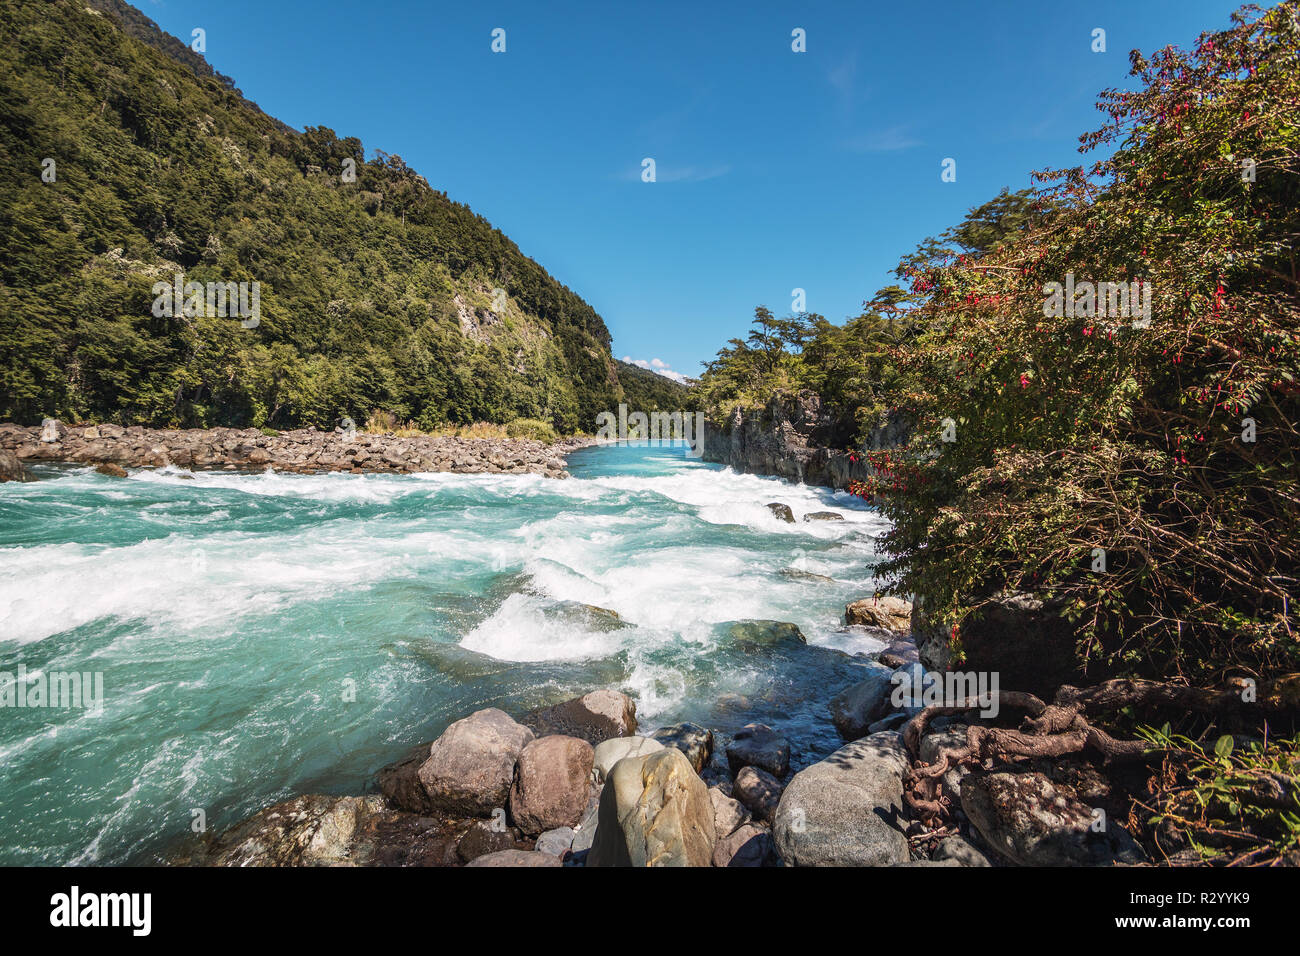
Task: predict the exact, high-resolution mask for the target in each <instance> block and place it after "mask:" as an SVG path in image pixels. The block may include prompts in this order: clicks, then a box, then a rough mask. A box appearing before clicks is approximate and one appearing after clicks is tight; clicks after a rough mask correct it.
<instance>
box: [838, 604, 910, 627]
mask: <svg viewBox="0 0 1300 956" xmlns="http://www.w3.org/2000/svg"><path fill="white" fill-rule="evenodd" d="M844 623H845V624H863V625H866V626H868V627H883V628H885V629H886V630H888V631H893V632H894V633H896V634H907V633H909V632H910V631H911V630H912V605H911V604H909V603H908V602H907V601H903V600H900V599H899V598H896V597H875V598H866V599H865V600H862V601H854V602H853V603H852V604H847V605H845V607H844Z"/></svg>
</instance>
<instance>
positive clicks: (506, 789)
mask: <svg viewBox="0 0 1300 956" xmlns="http://www.w3.org/2000/svg"><path fill="white" fill-rule="evenodd" d="M532 739H533V732H532V731H531V730H529V729H528V728H527V727H523V726H521V725H520V724H517V723H515V722H514V721H513V720H511V719H510V716H509V715H508V714H506V713H505V712H504V711H500V710H497V709H496V708H494V707H490V708H487V709H486V710H480V711H477V712H475V713H473V714H471V715H470V716H468V717H465V718H463V719H462V720H458V721H456V722H455V723H454V724H452V725H451V726H450V727H448V728H447V729H446V730H445V731H444V732H443V734H442V736H441V737H439V738H438V739H437V740H435V741H434V742H433V745H432V746H431V747H430V748H429V758H428V759H427V760H425V762H424V763H423V764H421V765H420V769H419V772H418V774H419V778H420V783H422V784H423V785H424V790H425V793H426V794H427V795H428V800H429V806H430V807H432V808H434V809H436V810H439V811H441V812H444V813H452V814H460V815H464V816H490V815H491V813H492V811H493V809H495V808H497V807H502V806H505V803H506V800H507V799H508V798H509V796H510V785H511V783H513V782H514V776H515V762H516V761H517V760H518V759H519V754H520V753H522V752H523V749H524V747H525V746H526V745H527V744H528V743H529V742H530V741H531V740H532Z"/></svg>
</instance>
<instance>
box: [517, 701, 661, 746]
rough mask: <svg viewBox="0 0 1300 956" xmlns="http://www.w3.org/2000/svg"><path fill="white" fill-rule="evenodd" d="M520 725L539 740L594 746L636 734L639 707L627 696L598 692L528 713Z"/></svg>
mask: <svg viewBox="0 0 1300 956" xmlns="http://www.w3.org/2000/svg"><path fill="white" fill-rule="evenodd" d="M520 722H521V723H522V724H523V725H524V726H526V727H529V728H531V729H532V730H533V731H534V732H535V733H536V734H537V736H539V737H545V736H548V735H550V734H564V735H566V736H569V737H579V738H581V739H582V740H585V741H587V743H589V744H592V745H593V746H594V745H595V744H598V743H601V742H602V741H605V740H609V739H610V738H611V737H630V736H632V735H633V734H634V733H636V704H635V703H634V702H633V700H632V698H631V697H628V696H627V694H622V693H619V692H618V691H615V690H595V691H592V692H591V693H590V694H584V695H583V696H582V697H575V698H573V699H572V700H566V701H564V703H562V704H555V705H554V706H552V707H540V708H538V709H537V710H533V711H529V712H528V713H527V714H525V715H524V716H523V717H521V718H520Z"/></svg>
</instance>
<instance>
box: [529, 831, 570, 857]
mask: <svg viewBox="0 0 1300 956" xmlns="http://www.w3.org/2000/svg"><path fill="white" fill-rule="evenodd" d="M577 835H578V832H577V831H576V830H574V829H573V827H556V828H555V829H554V830H547V831H546V832H545V833H543V834H541V835H540V836H538V838H537V846H536V847H535V849H536V850H537V852H538V853H549V854H551V855H552V856H560V857H562V856H564V854H566V853H568V852H569V850H570V849H571V848H572V847H573V838H574V837H576V836H577Z"/></svg>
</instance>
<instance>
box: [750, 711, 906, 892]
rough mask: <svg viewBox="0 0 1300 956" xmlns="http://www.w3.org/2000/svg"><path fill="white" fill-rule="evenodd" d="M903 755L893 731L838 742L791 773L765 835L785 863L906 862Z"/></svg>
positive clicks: (841, 864)
mask: <svg viewBox="0 0 1300 956" xmlns="http://www.w3.org/2000/svg"><path fill="white" fill-rule="evenodd" d="M907 769H908V760H907V752H906V750H905V748H904V747H903V743H902V740H901V738H900V736H899V734H897V733H893V732H886V733H879V734H872V735H871V736H870V737H863V738H862V739H861V740H855V741H853V742H852V743H850V744H845V745H844V746H843V747H841V748H840V749H839V750H837V751H835V753H833V754H831V755H830V756H829V757H827V758H826V759H825V760H822V761H821V762H819V763H815V764H813V765H812V766H811V767H807V768H806V769H804V770H801V771H799V773H797V774H795V776H794V779H793V780H791V781H790V783H789V784H788V785H787V786H786V788H785V792H784V793H783V794H782V795H781V803H780V805H779V806H778V807H777V811H776V820H775V821H774V823H773V826H772V838H773V840H774V842H775V843H776V849H777V852H778V853H779V854H780V856H781V859H783V860H784V861H785V862H786V863H787V864H788V865H790V866H889V865H892V864H894V863H904V862H906V861H907V859H908V849H907V837H906V836H905V835H904V833H903V828H904V827H905V826H906V821H905V820H904V819H903V813H904V811H903V775H904V774H905V773H907Z"/></svg>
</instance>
